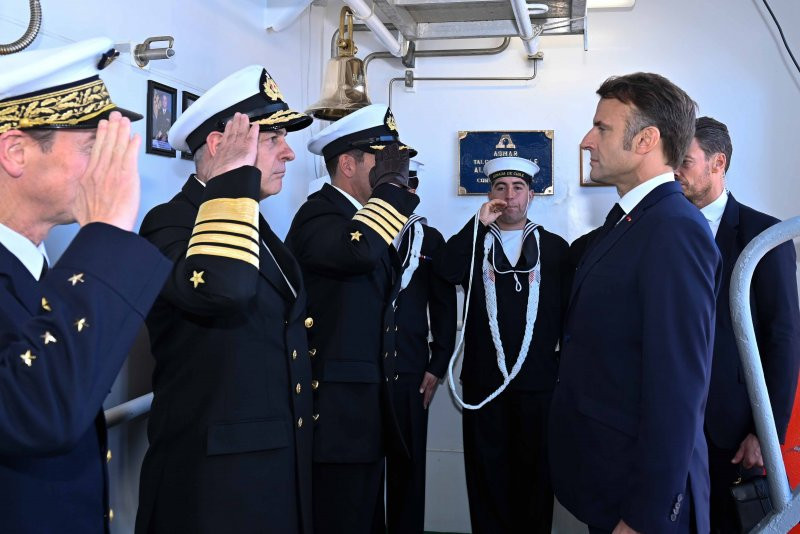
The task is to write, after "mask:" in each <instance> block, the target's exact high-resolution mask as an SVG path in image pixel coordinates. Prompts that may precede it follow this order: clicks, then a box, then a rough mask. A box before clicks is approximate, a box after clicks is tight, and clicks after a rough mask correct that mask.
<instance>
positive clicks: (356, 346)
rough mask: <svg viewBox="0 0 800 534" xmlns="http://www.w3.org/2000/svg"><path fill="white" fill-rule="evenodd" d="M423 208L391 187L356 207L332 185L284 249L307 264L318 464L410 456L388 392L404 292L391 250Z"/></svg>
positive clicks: (313, 200)
mask: <svg viewBox="0 0 800 534" xmlns="http://www.w3.org/2000/svg"><path fill="white" fill-rule="evenodd" d="M418 203H419V198H418V197H417V196H416V195H414V194H411V193H409V192H407V191H405V190H403V189H400V188H398V187H395V186H393V185H390V184H384V185H381V186H379V187H377V188H376V189H375V190H374V191H373V193H372V197H371V198H370V200H369V201H368V202H367V204H366V205H365V206H364V207H363V208H362V209H361V210H356V208H355V206H354V205H353V204H352V203H351V202H350V201H349V200H348V199H347V198H346V197H345V196H344V195H342V194H341V193H340V192H339V191H337V190H336V189H335V188H334V187H333V186H331V185H329V184H325V185H324V186H323V187H322V189H321V190H320V191H318V192H316V193H314V194H312V195H311V196H309V197H308V201H307V202H306V203H305V204H303V205H302V206H301V207H300V209H299V210H298V212H297V215H295V218H294V220H293V221H292V226H291V228H290V229H289V233H288V235H287V237H286V244H287V246H288V247H289V248H290V250H291V251H292V252H293V253H294V255H295V257H296V258H297V261H298V262H299V263H300V267H301V268H302V271H303V278H304V280H305V283H306V288H307V289H308V309H309V315H310V316H311V317H312V318H313V326H311V328H310V329H309V331H308V332H309V338H308V344H309V352H310V353H311V355H312V358H311V359H312V365H313V374H314V379H315V380H316V381H317V383H318V384H319V389H318V390H317V391H316V397H315V403H316V406H315V413H317V414H318V415H319V417H318V419H317V421H316V424H315V429H314V461H315V462H328V463H354V462H355V463H366V462H375V461H377V460H380V458H381V457H382V456H383V455H384V452H383V450H384V449H383V446H384V444H385V445H387V446H391V447H397V448H399V449H400V450H405V446H404V443H403V439H402V437H401V435H400V431H399V428H398V426H397V420H396V417H395V415H394V412H393V409H392V403H391V400H390V399H391V396H390V395H389V393H390V388H391V387H392V382H393V381H394V377H395V373H396V371H395V358H394V351H395V350H396V346H395V332H396V328H398V327H397V325H395V318H394V308H393V306H392V303H393V301H394V299H395V297H396V296H397V292H398V290H399V289H400V283H399V275H400V260H399V258H398V256H397V252H396V251H395V250H394V248H393V247H392V246H391V244H392V240H393V239H394V238H395V237H396V236H397V235H398V234H399V233H400V231H401V230H402V227H403V225H404V224H405V223H406V221H407V218H408V216H409V215H411V213H412V212H413V211H414V208H415V207H416V205H417V204H418ZM384 431H385V432H386V434H387V435H386V440H387V441H388V443H385V442H384Z"/></svg>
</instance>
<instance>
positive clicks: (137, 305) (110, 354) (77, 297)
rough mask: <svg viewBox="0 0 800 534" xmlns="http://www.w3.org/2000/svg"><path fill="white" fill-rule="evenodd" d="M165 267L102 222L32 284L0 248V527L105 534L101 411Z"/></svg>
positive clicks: (146, 248)
mask: <svg viewBox="0 0 800 534" xmlns="http://www.w3.org/2000/svg"><path fill="white" fill-rule="evenodd" d="M168 271H169V262H168V261H167V260H166V259H165V258H164V257H163V256H162V255H161V254H160V253H159V252H158V250H156V249H155V247H153V246H152V245H151V244H149V243H147V242H146V241H145V240H144V239H142V238H140V237H139V236H137V235H135V234H132V233H130V232H126V231H123V230H120V229H118V228H115V227H113V226H109V225H106V224H101V223H94V224H89V225H86V226H85V227H83V228H82V229H81V230H80V231H79V232H78V235H77V236H76V237H75V239H74V240H73V241H72V243H71V244H70V245H69V247H68V248H67V250H66V251H64V254H63V255H62V256H61V259H59V261H58V262H57V263H56V264H55V265H54V266H53V267H52V268H51V269H50V271H49V272H48V273H47V274H46V275H45V277H44V278H43V279H42V280H41V281H39V282H37V281H36V279H35V278H34V277H33V276H31V274H30V272H29V271H28V270H27V269H26V268H25V267H24V266H23V265H22V263H21V262H20V261H19V260H18V259H17V258H16V257H15V256H14V255H13V254H11V253H10V252H9V251H8V250H7V249H6V248H4V247H2V246H0V339H1V341H0V494H2V498H1V499H0V532H8V533H12V532H13V533H15V534H16V533H28V532H30V533H37V534H38V533H42V532H58V533H75V534H87V533H88V534H95V533H103V532H108V528H109V527H108V520H109V509H108V475H107V472H106V454H107V450H106V428H105V419H104V418H103V413H102V411H99V410H100V409H101V408H102V404H103V399H105V397H106V395H108V392H109V389H110V388H111V385H112V384H113V382H114V378H115V377H116V376H117V373H118V372H119V369H120V367H121V366H122V363H123V361H124V360H125V357H126V356H127V354H128V351H129V350H130V348H131V345H132V344H133V341H134V339H135V337H136V335H137V333H138V332H139V330H140V329H141V328H142V325H143V320H144V316H145V315H146V314H147V311H148V310H149V309H150V306H151V305H152V303H153V300H155V297H156V295H158V292H159V291H160V290H161V287H162V285H163V283H164V279H165V277H166V275H167V273H168Z"/></svg>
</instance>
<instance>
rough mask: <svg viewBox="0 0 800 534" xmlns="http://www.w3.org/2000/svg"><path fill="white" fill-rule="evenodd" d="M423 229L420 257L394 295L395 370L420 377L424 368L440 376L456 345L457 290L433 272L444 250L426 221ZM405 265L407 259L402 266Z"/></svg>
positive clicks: (402, 255) (406, 236) (407, 235)
mask: <svg viewBox="0 0 800 534" xmlns="http://www.w3.org/2000/svg"><path fill="white" fill-rule="evenodd" d="M420 224H422V223H420ZM422 231H423V239H422V247H421V249H420V255H421V256H422V257H421V258H420V259H419V264H418V265H417V268H416V270H415V271H414V274H413V276H412V277H411V280H410V281H409V283H408V286H407V287H406V288H405V289H404V290H402V291H401V292H400V296H399V297H398V298H397V312H396V318H397V327H398V329H399V330H398V336H397V363H396V365H395V367H396V370H397V372H398V373H409V374H415V375H420V376H422V374H423V373H425V372H426V371H427V372H429V373H431V374H433V375H435V376H437V377H439V378H442V377H443V376H444V373H445V371H447V364H448V363H449V361H450V356H451V355H452V354H453V348H454V346H455V333H456V291H455V287H453V285H452V284H450V283H448V282H447V281H446V280H444V279H443V278H442V277H441V276H439V274H438V273H436V272H435V271H434V264H435V263H437V262H436V259H437V258H438V257H439V256H440V255H441V254H442V253H443V251H444V238H443V237H442V234H440V233H439V231H438V230H437V229H436V228H433V227H432V226H428V225H427V224H422ZM413 233H414V228H413V227H409V229H408V230H407V231H406V233H405V234H404V236H403V240H402V241H401V243H400V250H399V253H400V258H401V259H403V258H405V256H406V254H407V251H408V246H409V238H410V235H411V234H413ZM407 264H408V261H406V262H405V263H404V267H406V266H407ZM429 315H430V323H429V321H428V316H429ZM429 330H430V338H431V339H430V341H429V340H428V332H429Z"/></svg>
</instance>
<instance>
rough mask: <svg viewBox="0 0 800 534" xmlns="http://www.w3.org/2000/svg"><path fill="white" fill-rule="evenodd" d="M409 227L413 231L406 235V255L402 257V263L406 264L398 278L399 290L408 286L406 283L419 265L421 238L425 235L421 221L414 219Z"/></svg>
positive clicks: (409, 281)
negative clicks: (400, 276)
mask: <svg viewBox="0 0 800 534" xmlns="http://www.w3.org/2000/svg"><path fill="white" fill-rule="evenodd" d="M411 228H412V229H413V230H414V232H413V233H409V235H408V250H407V251H406V257H405V258H403V263H402V265H405V264H406V261H408V266H407V267H406V268H405V269H404V270H403V277H402V278H401V280H400V291H402V290H404V289H405V288H406V287H408V284H409V283H411V277H412V276H414V271H416V270H417V267H419V259H420V256H421V255H420V251H421V250H422V239H423V237H424V235H425V234H424V232H423V230H422V223H421V222H419V221H415V222H414V223H413V224H412V225H411Z"/></svg>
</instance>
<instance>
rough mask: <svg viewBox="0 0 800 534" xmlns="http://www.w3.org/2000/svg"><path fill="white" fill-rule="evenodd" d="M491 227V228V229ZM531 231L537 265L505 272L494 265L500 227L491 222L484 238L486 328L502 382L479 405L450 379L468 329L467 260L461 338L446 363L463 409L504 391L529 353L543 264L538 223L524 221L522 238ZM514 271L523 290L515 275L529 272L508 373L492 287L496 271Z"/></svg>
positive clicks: (452, 389) (487, 400) (518, 287)
mask: <svg viewBox="0 0 800 534" xmlns="http://www.w3.org/2000/svg"><path fill="white" fill-rule="evenodd" d="M477 224H478V220H477V215H476V220H475V227H474V231H473V238H472V256H470V257H471V258H474V257H475V247H476V245H477V230H478V227H477ZM492 230H494V231H492ZM531 232H533V234H534V237H535V239H536V264H535V265H534V266H533V267H532V268H530V269H528V270H524V271H518V270H515V269H511V270H508V271H497V270H496V269H495V267H494V247H493V245H495V244H496V243H497V242H500V239H499V238H498V237H497V235H499V230H498V229H497V227H496V226H495V225H494V224H493V225H491V227H490V231H489V232H488V233H487V234H486V237H485V238H484V240H483V286H484V292H485V294H486V313H487V315H488V316H489V331H490V332H491V335H492V342H493V343H494V347H495V350H496V352H497V367H498V369H500V373H502V375H503V383H502V384H500V387H498V388H497V389H496V390H495V391H494V392H492V393H491V394H490V395H489V396H488V397H486V398H485V399H483V400H482V401H481V402H479V403H478V404H468V403H466V402H464V400H463V399H461V397H460V396H459V395H458V392H457V391H456V387H455V380H454V378H453V367H454V364H455V361H456V358H457V357H458V354H459V353H460V352H461V350H462V348H463V345H464V335H465V333H466V330H467V315H468V313H469V298H470V293H471V292H472V273H473V271H474V269H473V268H472V261H474V260H471V261H470V277H469V286H468V289H467V293H466V296H465V298H466V304H465V310H464V320H463V321H462V325H461V338H460V339H459V342H458V345H457V346H456V350H455V352H453V356H452V358H450V364H449V365H448V369H447V372H448V378H449V380H450V391H451V392H452V393H453V396H454V397H455V399H456V401H457V402H458V404H459V405H460V406H461V407H462V408H466V409H469V410H477V409H480V408H482V407H483V406H485V405H486V404H488V403H489V402H491V401H492V400H494V399H495V398H496V397H497V396H498V395H500V394H501V393H502V392H503V391H505V389H506V387H508V384H510V383H511V381H512V380H514V378H515V377H516V376H517V375H518V374H519V371H520V369H522V364H523V363H525V358H526V357H527V356H528V349H529V347H530V344H531V341H532V339H533V325H534V324H535V323H536V316H537V313H538V311H539V286H540V284H541V279H542V275H541V270H542V269H541V265H542V260H541V258H542V254H541V247H540V246H539V230H538V225H535V224H533V223H530V222H529V223H527V224H526V226H525V232H524V233H523V237H522V241H523V243H524V241H525V238H526V237H527V236H528V235H529V234H530V233H531ZM489 249H492V261H491V262H489ZM508 273H513V274H514V280H515V282H516V284H515V289H516V291H517V292H519V291H522V286H521V284H520V281H519V278H518V277H517V274H527V275H528V304H527V309H526V313H525V333H524V335H523V337H522V345H521V346H520V352H519V356H518V357H517V361H516V362H515V363H514V367H513V368H512V369H511V372H510V373H509V371H508V367H507V365H506V356H505V350H504V349H503V342H502V340H501V339H500V326H499V324H498V322H497V290H496V287H495V278H496V276H497V275H498V274H508Z"/></svg>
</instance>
